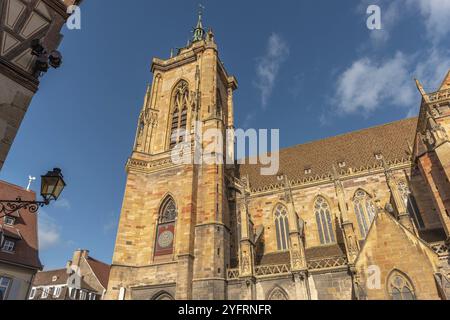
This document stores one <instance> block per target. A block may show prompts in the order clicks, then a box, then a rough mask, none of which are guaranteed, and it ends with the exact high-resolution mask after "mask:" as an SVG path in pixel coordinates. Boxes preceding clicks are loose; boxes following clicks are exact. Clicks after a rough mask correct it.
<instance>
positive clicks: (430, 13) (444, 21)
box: [403, 0, 450, 43]
mask: <svg viewBox="0 0 450 320" xmlns="http://www.w3.org/2000/svg"><path fill="white" fill-rule="evenodd" d="M403 1H407V0H403ZM407 3H409V4H410V5H415V6H418V8H419V10H420V13H421V14H422V16H423V17H424V19H425V26H426V28H427V33H428V37H429V38H430V39H431V40H432V41H433V42H434V43H436V42H440V41H441V40H443V39H444V38H445V37H446V36H447V35H448V34H449V33H450V1H449V0H408V1H407ZM447 42H448V39H447Z"/></svg>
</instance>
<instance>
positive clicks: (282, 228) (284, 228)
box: [274, 204, 289, 251]
mask: <svg viewBox="0 0 450 320" xmlns="http://www.w3.org/2000/svg"><path fill="white" fill-rule="evenodd" d="M274 216H275V217H274V218H275V231H276V236H277V247H278V250H279V251H286V250H288V249H289V219H288V211H287V209H286V207H285V206H283V205H281V204H279V205H277V207H276V208H275V213H274Z"/></svg>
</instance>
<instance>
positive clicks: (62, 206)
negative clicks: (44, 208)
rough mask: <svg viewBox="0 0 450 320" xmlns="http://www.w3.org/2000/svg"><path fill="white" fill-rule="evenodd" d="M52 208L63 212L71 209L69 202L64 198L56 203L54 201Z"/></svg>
mask: <svg viewBox="0 0 450 320" xmlns="http://www.w3.org/2000/svg"><path fill="white" fill-rule="evenodd" d="M54 206H55V207H56V208H59V209H65V210H69V209H70V208H71V205H70V202H69V200H67V199H66V198H59V199H58V200H57V201H55V203H54Z"/></svg>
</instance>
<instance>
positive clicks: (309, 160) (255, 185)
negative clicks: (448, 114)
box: [239, 118, 417, 191]
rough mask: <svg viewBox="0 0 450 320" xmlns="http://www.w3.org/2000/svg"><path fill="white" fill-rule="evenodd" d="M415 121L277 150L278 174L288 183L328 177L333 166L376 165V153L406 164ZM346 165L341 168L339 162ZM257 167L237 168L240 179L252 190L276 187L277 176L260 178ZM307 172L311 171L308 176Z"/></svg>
mask: <svg viewBox="0 0 450 320" xmlns="http://www.w3.org/2000/svg"><path fill="white" fill-rule="evenodd" d="M416 128H417V118H409V119H405V120H401V121H397V122H392V123H388V124H385V125H381V126H378V127H373V128H369V129H364V130H360V131H355V132H351V133H347V134H343V135H339V136H335V137H331V138H327V139H323V140H318V141H315V142H310V143H306V144H301V145H297V146H294V147H290V148H286V149H282V150H281V151H280V169H279V174H285V175H287V176H288V178H289V180H291V181H292V180H294V181H301V180H305V179H311V178H314V177H320V176H329V175H330V174H331V173H332V170H333V169H332V168H333V166H335V167H336V168H337V169H338V170H339V171H342V170H349V169H350V168H352V169H353V171H359V170H361V168H364V167H369V166H375V165H379V163H380V161H379V160H377V159H376V154H380V153H381V154H382V155H383V158H384V159H385V160H386V161H387V162H388V163H389V162H395V161H402V160H403V161H406V160H408V159H409V158H410V157H411V155H410V153H411V151H410V148H411V147H412V146H413V145H414V137H415V132H416ZM342 162H344V163H345V167H343V168H340V166H339V163H342ZM260 168H261V166H260V165H250V164H244V165H240V167H239V174H240V176H241V177H243V176H246V175H248V177H249V182H250V187H251V189H252V190H253V191H255V190H260V189H261V188H264V187H266V186H270V185H276V184H279V181H278V180H277V177H276V176H262V175H261V174H260ZM306 169H311V173H310V174H307V173H306V172H305V170H306Z"/></svg>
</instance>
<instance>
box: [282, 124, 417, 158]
mask: <svg viewBox="0 0 450 320" xmlns="http://www.w3.org/2000/svg"><path fill="white" fill-rule="evenodd" d="M414 119H416V120H418V117H410V118H405V119H401V120H396V121H392V122H388V123H384V124H380V125H374V126H371V127H368V128H362V129H358V130H355V131H349V132H345V133H341V134H338V135H335V136H329V137H326V138H319V139H316V140H312V141H309V142H305V143H300V144H296V145H293V146H290V147H285V148H282V149H279V150H278V151H279V152H280V151H283V150H289V149H292V148H297V147H299V146H305V145H309V144H313V143H317V142H321V141H326V140H329V139H334V138H342V137H344V136H347V135H352V134H356V133H361V132H364V131H369V130H373V129H378V128H383V127H387V126H390V125H393V124H397V123H401V122H407V121H412V120H414Z"/></svg>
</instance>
